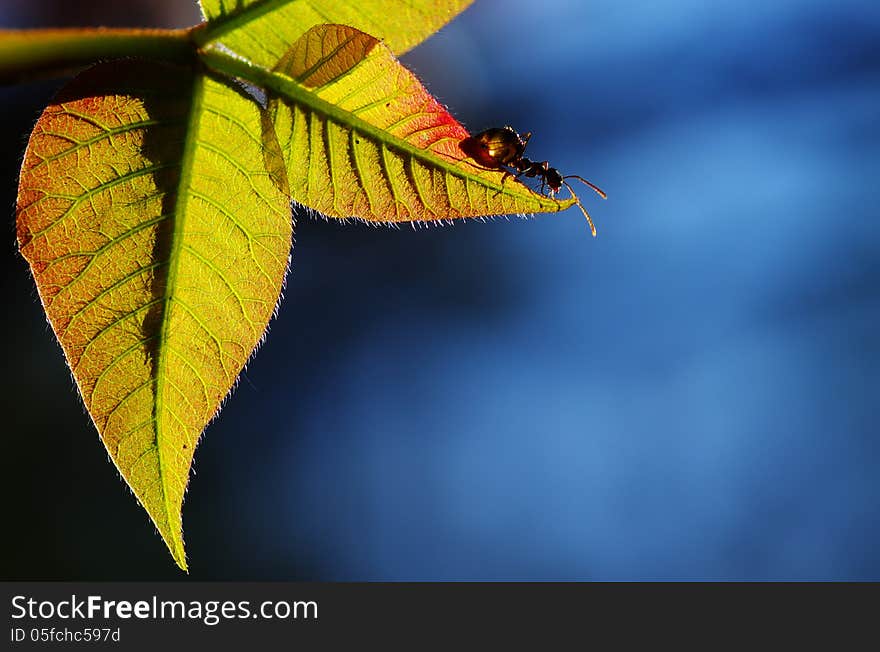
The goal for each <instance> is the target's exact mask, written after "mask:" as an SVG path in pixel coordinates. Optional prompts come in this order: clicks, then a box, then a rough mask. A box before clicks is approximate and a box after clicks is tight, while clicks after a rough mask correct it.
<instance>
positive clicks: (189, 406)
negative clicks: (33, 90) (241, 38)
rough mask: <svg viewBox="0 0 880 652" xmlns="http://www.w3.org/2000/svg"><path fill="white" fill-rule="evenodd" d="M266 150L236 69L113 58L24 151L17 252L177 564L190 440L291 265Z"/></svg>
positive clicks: (234, 371) (42, 122)
mask: <svg viewBox="0 0 880 652" xmlns="http://www.w3.org/2000/svg"><path fill="white" fill-rule="evenodd" d="M263 120H264V121H265V118H263ZM271 156H272V153H271V150H265V149H264V148H263V141H262V135H261V115H260V110H259V107H258V105H257V104H256V103H254V102H253V101H251V100H250V99H249V98H247V97H243V96H241V95H240V94H239V93H237V92H236V91H234V90H232V89H231V88H230V87H229V86H228V85H226V84H224V83H223V82H220V81H217V80H215V79H213V78H211V77H208V76H205V75H201V74H193V73H192V72H191V71H188V70H184V69H178V68H172V67H169V66H164V65H160V64H155V63H144V62H118V63H112V64H102V65H99V66H96V67H94V68H92V69H91V70H89V71H87V72H85V73H83V74H82V75H80V76H79V77H78V78H76V79H75V80H74V81H73V82H71V83H70V84H68V86H66V87H65V88H64V89H63V91H62V92H61V93H60V95H59V96H58V97H57V98H56V99H55V101H53V102H52V104H50V105H49V106H48V107H47V108H46V110H45V111H44V112H43V114H42V116H41V117H40V119H39V121H38V122H37V125H36V127H35V128H34V131H33V133H32V134H31V138H30V142H29V143H28V148H27V153H26V155H25V159H24V164H23V167H22V173H21V179H20V186H19V195H18V223H17V233H18V241H19V245H20V248H21V252H22V254H23V255H24V257H25V258H26V259H27V260H28V262H29V263H30V265H31V269H32V271H33V274H34V278H35V279H36V283H37V288H38V290H39V293H40V298H41V300H42V302H43V305H44V307H45V309H46V314H47V315H48V317H49V321H50V322H51V324H52V328H53V329H54V331H55V334H56V335H57V336H58V339H59V341H60V343H61V346H62V348H63V349H64V353H65V356H66V358H67V361H68V364H69V365H70V368H71V370H72V372H73V375H74V378H75V379H76V383H77V385H78V387H79V390H80V393H81V395H82V398H83V401H84V403H85V405H86V407H87V409H88V411H89V414H90V415H91V417H92V420H93V421H94V423H95V426H96V427H97V429H98V432H99V433H100V436H101V439H102V440H103V442H104V444H105V445H106V447H107V450H108V451H109V453H110V456H111V458H112V459H113V461H114V462H115V464H116V466H117V467H118V469H119V471H120V472H121V474H122V476H123V477H124V478H125V480H126V482H127V483H128V484H129V486H130V487H131V488H132V490H133V491H134V493H135V495H136V496H137V498H138V500H139V501H140V502H141V504H142V505H143V506H144V508H145V509H146V510H147V512H148V513H149V515H150V518H151V519H152V520H153V522H154V523H155V525H156V527H157V528H158V530H159V532H160V534H161V535H162V537H163V539H164V540H165V542H166V543H167V545H168V548H169V549H170V551H171V554H172V555H173V556H174V559H175V560H176V561H177V563H178V564H179V565H180V566H181V568H186V559H185V554H184V548H183V538H182V528H181V504H182V501H183V496H184V491H185V489H186V485H187V479H188V477H189V470H190V464H191V461H192V456H193V451H194V449H195V447H196V444H197V442H198V439H199V435H200V433H201V432H202V430H203V429H204V427H205V425H206V424H207V423H208V422H209V421H210V419H211V418H212V416H213V415H214V414H215V413H216V412H217V410H218V408H219V406H220V403H221V401H222V400H223V398H224V397H225V396H226V395H227V394H228V393H229V391H230V389H231V387H232V386H233V384H234V382H235V380H236V378H237V376H238V374H239V372H240V371H241V369H242V367H243V366H244V364H245V362H246V361H247V360H248V357H249V356H250V355H251V353H252V352H253V350H254V348H255V347H256V345H257V344H258V342H259V341H260V339H261V337H262V336H263V334H264V332H265V330H266V326H267V324H268V321H269V319H270V317H271V315H272V313H273V310H274V307H275V305H276V303H277V300H278V297H279V294H280V291H281V286H282V282H283V279H284V274H285V270H286V267H287V260H288V253H289V247H290V241H291V221H290V216H289V202H288V199H287V197H286V196H285V194H284V192H283V188H284V186H285V184H286V180H285V179H283V166H282V165H280V164H278V161H275V163H274V164H273V163H272V161H271V160H270V161H266V160H264V157H270V158H271ZM267 162H268V163H269V165H268V166H267ZM270 171H271V173H270Z"/></svg>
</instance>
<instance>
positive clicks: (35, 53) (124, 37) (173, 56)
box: [0, 27, 195, 84]
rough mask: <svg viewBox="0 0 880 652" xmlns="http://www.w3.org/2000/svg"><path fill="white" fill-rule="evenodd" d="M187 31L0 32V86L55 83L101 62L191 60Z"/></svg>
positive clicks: (93, 29)
mask: <svg viewBox="0 0 880 652" xmlns="http://www.w3.org/2000/svg"><path fill="white" fill-rule="evenodd" d="M190 34H191V30H189V29H106V28H103V27H98V28H75V29H34V30H0V84H12V83H16V82H20V81H25V80H28V79H34V78H36V77H55V76H60V75H64V74H68V73H69V72H71V71H72V70H75V69H76V68H80V67H82V66H85V65H88V64H90V63H94V62H95V61H99V60H102V59H117V58H120V57H144V58H149V59H159V60H162V61H171V62H175V63H189V62H191V61H192V60H193V55H194V53H195V47H194V46H193V44H192V43H191V41H190Z"/></svg>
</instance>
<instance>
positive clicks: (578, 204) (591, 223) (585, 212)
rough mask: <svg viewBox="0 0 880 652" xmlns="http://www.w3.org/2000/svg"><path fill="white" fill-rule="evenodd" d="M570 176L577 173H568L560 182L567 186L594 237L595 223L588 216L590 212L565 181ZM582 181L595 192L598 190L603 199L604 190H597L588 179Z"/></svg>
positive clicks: (574, 175)
mask: <svg viewBox="0 0 880 652" xmlns="http://www.w3.org/2000/svg"><path fill="white" fill-rule="evenodd" d="M570 177H577V175H576V174H571V175H569V176H568V177H563V181H562V183H563V185H564V186H565V187H566V188H568V192H570V193H571V196H572V197H574V202H575V203H576V204H577V206H578V208H580V209H581V213H583V214H584V217H586V218H587V222H588V223H589V225H590V232H591V233H592V234H593V237H594V238H595V237H596V225H595V224H593V219H592V218H591V217H590V214H589V213H588V212H587V209H586V208H584V205H583V204H582V203H581V199H580V197H578V196H577V195H576V194H575V192H574V189H573V188H572V187H571V186H570V185H569V183H568V182H567V181H565V179H568V178H570ZM577 178H578V179H581V178H580V177H577ZM581 181H584V179H581ZM584 183H586V184H587V185H588V186H590V187H591V188H593V189H594V190H595V191H596V192H598V193H599V196H601V197H602V199H605V193H604V192H602V191H601V190H599V189H598V188H597V187H596V186H594V185H593V184H592V183H590V182H589V181H584Z"/></svg>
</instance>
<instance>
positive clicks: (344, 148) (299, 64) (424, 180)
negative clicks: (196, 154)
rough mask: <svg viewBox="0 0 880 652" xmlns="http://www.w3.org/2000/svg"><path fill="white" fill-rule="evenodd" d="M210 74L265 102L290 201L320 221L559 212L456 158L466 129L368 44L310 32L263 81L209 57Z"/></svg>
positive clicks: (356, 36) (351, 35)
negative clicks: (218, 73) (261, 94)
mask: <svg viewBox="0 0 880 652" xmlns="http://www.w3.org/2000/svg"><path fill="white" fill-rule="evenodd" d="M202 56H203V58H204V59H205V61H206V62H207V63H208V64H209V65H212V66H215V67H216V68H217V69H218V70H222V71H224V72H227V73H229V74H238V75H240V76H241V77H244V78H246V79H248V80H249V81H252V82H253V83H257V84H259V85H261V86H263V87H265V88H267V89H268V90H269V93H270V97H271V99H270V101H269V112H270V114H271V115H272V118H273V121H274V127H275V129H274V131H273V132H272V133H268V134H266V136H267V137H268V138H272V139H274V138H275V137H276V136H277V138H278V141H279V142H280V145H281V151H282V152H283V153H284V158H285V160H286V161H287V165H288V178H289V180H290V193H291V196H292V197H293V199H294V200H296V201H298V202H300V203H301V204H304V205H306V206H308V207H309V208H312V209H314V210H317V211H320V212H321V213H323V214H324V215H328V216H331V217H340V218H346V217H357V218H361V219H364V220H369V221H381V222H406V221H443V220H451V219H455V218H461V217H477V216H483V215H501V214H515V213H536V212H554V211H561V210H564V209H566V208H569V207H570V206H572V205H573V204H574V202H575V200H574V199H565V200H558V199H555V198H552V197H547V196H545V195H543V194H540V193H536V192H534V191H533V190H531V189H530V188H529V187H527V186H526V185H525V184H523V183H520V182H519V181H517V180H515V179H514V178H513V175H511V174H510V173H509V172H505V171H504V170H501V169H498V168H487V167H486V166H485V165H484V164H482V163H478V162H477V161H476V160H474V159H473V158H472V157H471V155H470V154H469V153H468V152H466V151H465V149H463V147H464V144H465V143H466V141H467V140H468V138H469V134H468V132H467V130H465V128H464V127H463V126H462V125H461V124H459V123H458V122H457V121H456V120H455V119H454V118H453V117H452V116H451V115H450V114H449V112H448V111H447V110H446V109H445V108H444V107H443V106H441V105H440V104H439V103H438V102H437V100H435V99H434V98H433V97H432V96H431V95H430V94H429V93H428V92H427V91H426V90H425V88H424V87H423V86H422V84H421V83H420V82H419V80H418V79H417V78H416V77H415V75H413V74H412V73H411V72H409V71H408V70H407V69H406V68H404V67H403V66H402V65H401V64H400V63H399V62H398V61H397V59H396V58H395V57H394V55H393V54H392V53H391V51H390V50H389V49H388V48H387V47H385V45H383V44H382V43H381V42H380V41H379V40H378V39H376V38H374V37H373V36H371V35H369V34H365V33H363V32H361V31H359V30H356V29H354V28H352V27H347V26H345V25H318V26H316V27H313V28H312V29H310V30H309V31H308V32H307V33H306V34H304V35H303V36H302V37H301V38H300V39H299V41H297V43H296V44H295V45H294V46H293V48H291V49H290V51H289V52H288V53H287V54H286V55H285V56H284V57H283V58H282V59H281V60H280V61H279V62H278V64H277V65H276V67H275V69H274V70H273V71H270V72H267V71H263V70H262V69H259V68H256V67H253V66H250V65H249V64H247V63H246V62H242V61H241V60H238V59H235V58H234V57H231V56H229V55H228V54H226V53H223V52H219V51H214V50H211V51H206V52H204V53H203V55H202Z"/></svg>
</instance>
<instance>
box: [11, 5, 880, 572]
mask: <svg viewBox="0 0 880 652" xmlns="http://www.w3.org/2000/svg"><path fill="white" fill-rule="evenodd" d="M70 4H71V3H64V2H57V3H52V2H45V1H44V2H42V3H40V2H32V1H29V2H26V3H25V2H20V3H19V2H12V3H11V5H8V6H4V7H3V8H2V9H0V21H2V24H4V25H5V26H7V27H12V26H14V27H29V26H49V25H54V24H98V23H105V24H109V23H112V24H132V25H137V24H146V25H155V26H182V25H187V24H191V23H192V22H194V21H195V20H196V17H195V14H194V11H193V10H192V8H191V7H188V6H186V7H182V5H185V4H186V3H180V2H171V1H168V2H164V3H158V2H146V1H144V2H137V3H133V5H129V6H127V7H119V6H117V5H119V4H120V3H118V2H116V3H100V2H95V3H73V4H76V5H77V6H76V8H75V15H72V14H74V11H73V9H72V8H71V7H70V6H69V5H70ZM102 4H108V5H109V8H108V7H104V6H102ZM65 8H66V9H65ZM65 11H66V12H67V13H65ZM878 40H880V4H878V3H877V2H875V1H869V0H864V1H858V0H849V1H837V2H830V1H828V2H809V1H806V0H801V1H795V0H774V1H773V2H753V1H739V2H727V1H720V2H715V3H706V2H702V1H697V0H664V1H662V2H658V3H653V4H652V3H644V2H627V1H621V0H590V1H589V2H575V1H573V0H572V1H565V0H552V1H549V2H534V1H533V0H529V1H526V0H518V1H505V2H500V1H495V0H482V1H480V0H478V1H477V2H476V4H475V6H474V7H472V8H471V9H470V10H468V11H467V12H465V13H464V14H463V15H462V16H461V17H459V18H458V19H457V20H456V21H455V22H454V23H452V24H451V25H450V26H448V27H447V28H445V29H444V30H443V31H442V32H441V33H440V34H438V35H436V36H434V37H433V38H432V39H430V40H429V41H428V42H426V43H425V44H423V45H422V46H420V47H419V48H417V49H416V50H414V51H413V52H412V53H410V54H408V55H406V56H405V57H404V61H405V63H406V64H407V65H409V66H410V67H411V68H412V69H414V70H415V71H416V72H417V73H418V74H419V75H420V77H421V78H422V79H423V80H424V82H425V84H426V86H427V87H428V89H429V90H431V91H432V92H433V93H434V94H435V95H436V96H437V97H438V98H439V99H440V100H441V101H442V102H444V103H445V104H448V105H449V107H450V110H451V111H452V113H453V114H454V115H455V116H456V117H457V118H458V119H459V120H460V121H462V122H463V123H464V124H465V125H466V126H467V127H468V128H470V129H471V130H472V131H478V130H480V129H483V128H486V127H489V126H500V125H503V124H507V123H509V124H511V125H513V126H514V127H516V128H517V129H518V130H520V131H532V132H533V133H534V136H533V138H532V141H531V143H530V144H529V155H530V156H532V157H533V158H537V159H539V160H542V159H545V158H546V159H549V160H550V161H551V163H552V164H553V165H555V166H557V167H558V168H559V169H561V170H562V171H563V172H564V173H568V174H574V173H576V174H580V175H582V176H585V177H587V178H588V179H590V180H592V181H594V182H595V183H597V184H598V185H600V186H601V187H603V188H604V189H605V190H606V191H607V192H608V194H609V199H608V201H605V202H603V201H602V200H601V199H599V198H598V197H596V196H595V195H594V194H592V192H591V191H589V190H588V189H586V188H582V187H579V188H576V190H578V192H579V193H580V196H581V198H582V199H583V201H584V202H585V203H586V205H587V206H588V208H589V210H590V212H591V214H592V216H593V218H594V220H595V222H596V224H597V227H598V229H599V237H598V239H596V240H593V239H592V238H591V237H590V235H589V230H588V228H587V225H586V223H585V221H584V220H583V217H582V216H581V215H580V213H578V212H577V210H576V209H572V210H570V211H569V212H567V213H564V214H561V215H539V216H537V217H535V218H534V219H530V220H521V219H518V218H511V219H509V220H508V219H505V218H503V219H496V220H494V221H492V222H489V223H487V224H481V223H479V222H468V223H460V224H456V225H455V226H453V227H446V228H429V229H417V230H414V229H410V228H408V227H407V228H403V229H400V230H393V229H385V228H380V229H373V228H369V227H366V226H363V225H359V224H354V225H352V224H349V225H341V224H336V223H332V224H328V223H325V222H323V221H313V220H310V219H308V218H307V217H305V216H300V218H299V220H298V224H297V230H296V246H295V247H294V253H293V266H292V274H291V276H290V277H289V278H288V282H287V290H286V293H285V295H286V298H285V300H284V303H283V305H282V308H281V311H280V315H279V317H278V319H277V320H275V321H274V322H273V324H272V327H271V332H270V334H269V337H268V340H267V341H266V343H265V345H264V346H263V347H262V349H261V351H260V352H259V353H258V355H257V356H256V358H255V359H254V360H253V361H252V362H251V364H250V365H249V367H248V369H247V372H246V373H245V375H244V377H243V380H242V382H241V384H240V386H239V388H238V389H237V391H236V392H235V394H234V396H233V397H232V399H231V400H230V401H229V402H228V403H227V405H226V408H225V410H224V412H223V414H222V415H221V417H220V418H219V419H218V420H217V421H216V422H215V423H213V424H212V425H211V426H210V427H209V428H208V430H207V432H206V435H205V437H204V439H203V440H202V443H201V445H200V446H199V450H198V452H197V454H196V459H195V465H194V470H195V475H194V477H193V478H192V481H191V483H190V488H189V492H188V495H187V500H186V503H185V505H184V524H185V531H186V540H187V547H188V552H189V558H190V564H191V571H192V573H191V577H193V578H195V579H208V578H218V579H333V580H363V579H391V580H397V579H505V580H512V579H602V580H640V579H874V580H877V579H880V545H878V544H880V519H878V506H880V505H878V501H880V480H878V462H880V437H878V434H880V433H878V408H877V399H878V381H880V341H878V332H877V331H878V324H880V222H878V219H877V218H878V204H880V183H878V172H880V49H878ZM58 85H59V83H58V82H49V83H46V82H40V83H32V84H29V85H26V86H22V87H17V88H4V89H2V90H0V101H2V102H3V106H4V109H3V110H4V121H3V122H4V124H3V132H2V134H3V137H4V140H3V142H4V147H5V157H4V159H3V168H2V172H3V177H2V181H0V182H2V189H3V193H4V194H3V205H4V206H5V207H6V208H7V210H6V214H7V222H6V223H7V227H6V230H5V233H6V236H5V237H4V239H3V241H4V244H3V247H2V248H3V252H4V253H3V265H4V270H5V272H4V276H3V296H4V300H5V301H6V302H7V306H8V311H7V316H6V323H5V325H4V328H5V331H6V332H5V337H4V339H3V342H4V344H3V351H4V354H3V360H4V363H3V364H4V372H3V374H2V378H0V384H2V390H0V395H2V396H3V397H4V402H5V405H6V408H5V412H6V418H5V419H4V423H5V427H4V430H5V433H4V434H5V437H4V439H5V452H4V455H3V472H4V481H5V482H6V483H8V486H7V487H6V489H5V491H6V494H5V495H6V496H8V502H9V505H8V508H7V518H8V519H10V521H7V523H5V524H4V529H6V531H7V536H6V537H4V538H5V539H6V540H5V541H4V542H3V551H2V559H3V562H2V563H3V569H4V570H3V576H4V577H5V578H7V579H9V578H42V577H46V578H49V577H51V578H58V579H66V578H70V579H152V578H169V579H174V578H180V577H182V576H181V574H180V573H179V572H178V571H177V570H176V569H175V568H174V566H173V563H172V562H171V559H170V557H169V555H168V554H167V552H166V550H165V547H164V545H163V544H162V543H161V541H160V539H159V538H158V536H157V535H155V533H154V530H153V528H152V526H151V525H150V524H149V522H148V521H147V518H146V515H145V514H144V513H143V511H142V510H141V509H140V507H138V506H137V504H136V503H135V501H134V499H133V498H132V496H131V494H130V492H129V491H128V490H127V489H126V488H125V486H124V485H123V483H122V482H121V480H120V479H119V478H118V476H117V474H116V471H115V469H114V468H113V467H112V465H111V464H110V463H109V462H108V460H107V456H106V453H105V451H104V449H103V447H102V446H101V444H100V442H99V440H98V437H97V435H96V433H95V431H94V429H93V427H92V426H91V424H90V422H89V420H88V417H87V416H86V415H85V413H84V410H83V408H82V407H81V402H80V400H79V398H78V397H77V396H76V394H75V391H74V389H73V384H72V382H71V381H70V377H69V372H68V371H67V370H66V367H65V365H64V362H63V360H62V357H61V353H60V349H59V347H58V346H57V344H55V342H54V337H53V336H52V335H51V333H50V331H49V329H48V326H46V323H45V319H44V317H43V316H42V312H41V308H40V306H39V303H38V301H37V299H36V293H35V290H34V289H33V283H32V281H31V279H30V276H29V273H28V271H27V267H26V265H25V263H24V262H23V261H22V260H21V258H20V256H19V255H18V254H17V252H16V247H15V243H14V228H13V223H14V215H13V209H12V206H13V205H14V197H15V174H16V167H17V166H18V164H19V163H20V159H21V154H22V151H23V147H24V143H25V142H26V137H27V133H28V131H29V129H30V127H31V126H32V124H33V121H34V120H35V119H36V117H37V116H38V114H39V111H40V109H41V107H42V106H43V105H44V104H45V102H46V101H47V100H48V98H49V97H50V96H51V94H52V93H53V92H54V90H55V89H57V87H58ZM7 528H8V529H7Z"/></svg>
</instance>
